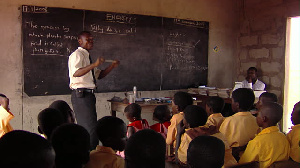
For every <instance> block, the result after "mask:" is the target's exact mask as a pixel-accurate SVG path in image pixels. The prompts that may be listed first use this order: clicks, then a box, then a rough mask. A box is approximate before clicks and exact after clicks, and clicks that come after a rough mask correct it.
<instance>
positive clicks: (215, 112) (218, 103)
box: [205, 96, 225, 130]
mask: <svg viewBox="0 0 300 168" xmlns="http://www.w3.org/2000/svg"><path fill="white" fill-rule="evenodd" d="M224 105H225V103H224V99H222V98H221V97H219V96H213V97H210V98H209V99H208V101H207V102H206V106H205V110H206V113H207V115H208V116H209V117H208V119H207V122H206V125H207V126H211V125H213V126H216V127H217V129H218V130H219V128H220V126H221V124H222V122H223V121H224V119H225V118H224V117H223V115H222V114H221V112H222V110H223V109H224Z"/></svg>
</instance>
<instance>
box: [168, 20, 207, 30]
mask: <svg viewBox="0 0 300 168" xmlns="http://www.w3.org/2000/svg"><path fill="white" fill-rule="evenodd" d="M174 23H175V24H179V25H185V26H192V27H197V28H207V29H208V26H207V24H206V23H207V22H202V21H193V20H184V19H174Z"/></svg>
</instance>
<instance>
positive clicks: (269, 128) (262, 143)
mask: <svg viewBox="0 0 300 168" xmlns="http://www.w3.org/2000/svg"><path fill="white" fill-rule="evenodd" d="M282 114H283V109H282V106H281V105H279V104H277V103H271V102H269V103H265V104H264V105H263V106H262V108H261V109H260V110H259V112H258V115H257V117H256V118H257V124H258V125H259V126H260V127H262V128H263V130H262V131H261V132H260V133H259V134H258V135H257V136H256V137H255V138H254V139H253V140H251V141H249V143H248V145H247V148H246V150H245V152H244V154H243V155H242V156H241V159H240V160H239V163H246V162H252V161H258V162H259V164H260V167H261V168H264V167H269V166H270V165H271V164H272V163H273V162H276V161H283V160H288V159H289V153H290V144H289V142H288V140H287V138H286V136H285V135H284V134H283V133H281V132H280V131H279V128H278V127H277V123H278V122H279V121H280V120H281V118H282Z"/></svg>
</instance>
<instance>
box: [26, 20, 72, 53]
mask: <svg viewBox="0 0 300 168" xmlns="http://www.w3.org/2000/svg"><path fill="white" fill-rule="evenodd" d="M25 25H26V26H27V27H28V28H29V30H30V31H29V32H28V33H27V34H25V36H27V37H28V40H29V45H30V47H31V53H30V54H31V55H32V56H34V55H56V56H68V55H69V54H70V53H71V52H72V51H71V50H72V49H70V48H69V47H67V46H64V43H63V41H62V40H71V41H75V40H76V41H77V36H76V35H70V34H64V33H68V32H70V28H69V27H68V26H65V25H62V26H58V25H39V24H36V23H34V22H33V21H25ZM49 31H50V32H49ZM63 53H67V55H64V54H63Z"/></svg>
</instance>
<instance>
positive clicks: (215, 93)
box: [208, 89, 218, 96]
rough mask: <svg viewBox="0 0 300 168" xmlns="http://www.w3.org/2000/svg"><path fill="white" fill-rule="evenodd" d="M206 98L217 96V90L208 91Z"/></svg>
mask: <svg viewBox="0 0 300 168" xmlns="http://www.w3.org/2000/svg"><path fill="white" fill-rule="evenodd" d="M208 96H218V90H217V89H209V90H208Z"/></svg>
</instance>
